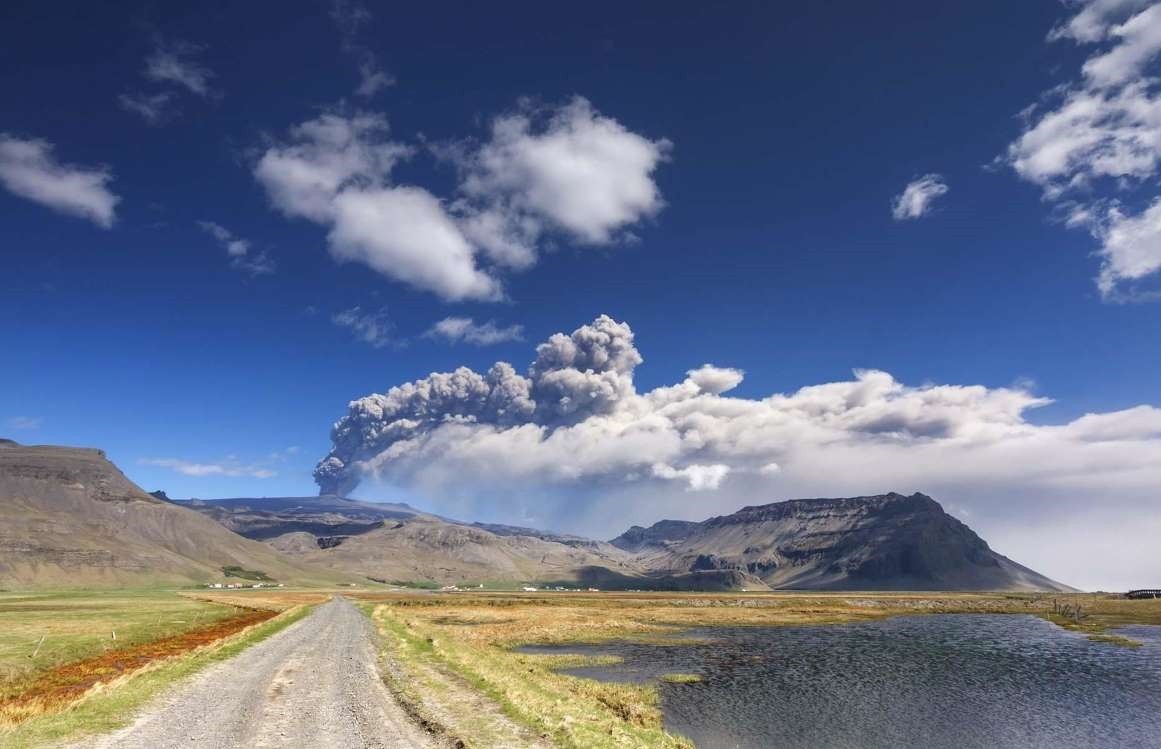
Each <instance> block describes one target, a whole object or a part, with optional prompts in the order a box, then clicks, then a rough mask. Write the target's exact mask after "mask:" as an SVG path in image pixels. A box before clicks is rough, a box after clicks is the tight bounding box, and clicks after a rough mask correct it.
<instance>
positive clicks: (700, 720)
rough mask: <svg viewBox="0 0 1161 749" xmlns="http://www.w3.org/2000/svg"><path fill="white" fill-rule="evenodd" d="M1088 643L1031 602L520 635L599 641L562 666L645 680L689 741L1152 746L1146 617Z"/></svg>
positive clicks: (1152, 648)
mask: <svg viewBox="0 0 1161 749" xmlns="http://www.w3.org/2000/svg"><path fill="white" fill-rule="evenodd" d="M1117 632H1118V633H1120V634H1124V635H1126V636H1128V637H1132V638H1133V639H1135V640H1138V641H1140V642H1142V643H1144V647H1141V648H1139V649H1130V648H1124V647H1118V646H1115V645H1109V644H1107V643H1095V642H1090V641H1089V640H1088V639H1087V638H1085V637H1084V636H1083V635H1080V634H1077V633H1075V632H1069V631H1067V630H1063V629H1060V628H1059V627H1057V626H1055V625H1053V624H1051V623H1049V622H1046V621H1044V620H1042V619H1038V618H1036V617H1032V616H993V615H981V614H966V615H934V616H914V617H899V618H895V619H887V620H884V621H879V622H873V623H864V624H848V625H838V626H815V627H777V628H767V627H761V628H749V627H738V628H713V629H694V630H690V631H689V632H688V634H689V635H690V636H692V637H697V638H706V639H707V641H706V642H702V643H698V644H690V645H681V646H665V645H643V644H635V643H610V644H603V645H584V646H576V645H569V646H561V647H529V648H524V649H523V650H524V651H525V652H551V653H560V652H568V653H584V654H589V655H597V654H612V655H619V656H621V657H622V658H624V662H623V663H620V664H617V665H614V666H601V667H586V668H576V669H570V670H568V673H572V674H576V675H578V676H586V677H590V678H596V679H602V680H609V681H635V682H643V681H652V680H654V679H656V678H658V677H659V676H661V675H662V674H666V673H695V674H699V675H700V676H702V677H703V679H704V681H703V682H701V683H698V684H668V683H661V684H660V690H661V703H662V711H663V713H664V718H665V725H666V728H667V729H668V730H670V731H673V732H675V733H679V734H682V735H683V736H687V737H689V738H690V739H692V740H693V741H694V743H695V744H697V746H699V747H704V748H705V749H719V748H726V747H730V748H734V747H738V748H742V747H745V748H753V749H781V748H785V749H838V748H840V747H841V748H843V749H847V748H851V749H878V748H879V747H883V748H890V749H896V748H898V747H917V748H918V747H923V748H924V749H928V748H930V749H942V748H944V747H947V748H948V749H951V748H953V747H954V748H955V749H973V748H975V747H979V748H980V749H984V748H987V749H992V748H996V747H1011V748H1013V749H1029V748H1033V747H1035V748H1039V747H1045V748H1048V747H1051V748H1052V749H1059V748H1060V747H1115V748H1118V749H1119V748H1120V747H1133V748H1134V749H1136V748H1138V747H1161V627H1150V626H1133V627H1124V628H1122V629H1119V630H1117Z"/></svg>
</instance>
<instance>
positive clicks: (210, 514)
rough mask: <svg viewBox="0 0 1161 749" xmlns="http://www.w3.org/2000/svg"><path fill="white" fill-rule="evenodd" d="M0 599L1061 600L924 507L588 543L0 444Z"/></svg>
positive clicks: (850, 503) (836, 510)
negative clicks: (537, 594) (853, 595)
mask: <svg viewBox="0 0 1161 749" xmlns="http://www.w3.org/2000/svg"><path fill="white" fill-rule="evenodd" d="M0 523H2V525H0V586H3V585H4V584H5V583H14V584H23V585H33V584H50V583H55V582H59V581H62V580H76V581H77V582H91V583H93V584H101V583H104V584H133V583H139V582H146V581H151V582H153V581H166V582H177V581H198V582H203V581H209V580H212V579H219V578H221V577H222V575H223V569H226V568H231V569H232V568H242V569H245V570H251V571H260V572H261V573H263V575H265V576H268V577H271V578H273V579H278V580H282V581H286V582H301V581H308V580H315V581H319V580H330V581H336V580H363V581H368V580H370V581H375V582H384V583H407V584H478V583H525V584H529V583H531V584H539V585H545V584H561V585H563V584H567V585H581V586H595V587H600V588H606V589H654V590H767V589H771V588H787V589H825V590H843V589H846V590H1069V588H1068V587H1067V586H1064V585H1061V584H1060V583H1057V582H1055V581H1053V580H1050V579H1048V578H1047V577H1044V576H1043V575H1040V574H1038V573H1036V572H1034V571H1032V570H1030V569H1028V568H1026V567H1023V566H1021V565H1019V564H1017V563H1016V562H1013V561H1012V560H1010V559H1008V558H1007V557H1004V556H1002V555H1000V554H997V553H996V552H994V551H992V550H991V549H990V548H989V547H988V545H987V543H986V542H984V540H983V539H981V538H980V537H979V536H978V535H976V534H975V533H974V532H973V531H972V530H971V529H970V528H968V527H967V526H966V525H964V524H963V523H961V522H960V521H958V520H956V519H955V518H953V517H951V516H950V515H948V514H947V513H946V512H944V511H943V508H942V507H940V505H939V503H938V502H936V501H935V500H934V499H932V498H930V497H927V496H925V495H923V494H913V495H910V496H904V495H901V494H884V495H877V496H869V497H852V498H846V499H800V500H792V501H787V502H776V503H773V504H766V505H758V506H753V507H745V508H743V509H741V510H739V511H738V512H736V513H733V514H731V515H723V516H720V517H714V518H710V519H709V520H705V521H702V522H691V521H681V520H662V521H660V522H657V523H655V524H653V525H652V526H650V527H648V528H643V527H640V526H633V527H632V528H630V529H629V530H627V531H625V532H624V533H623V534H621V535H620V536H618V537H617V538H615V539H613V540H612V541H609V542H605V541H595V540H591V539H586V538H582V537H579V536H572V535H565V534H557V533H551V532H546V531H540V530H535V529H531V528H522V527H518V526H508V525H498V524H488V523H467V522H461V521H457V520H452V519H448V518H443V517H440V516H437V515H433V514H430V513H425V512H422V511H419V510H416V509H414V508H412V507H410V506H408V505H406V504H392V503H374V502H363V501H358V500H352V499H347V498H344V497H338V496H334V495H322V496H311V497H270V498H231V499H214V500H205V499H194V500H170V499H169V498H168V497H166V496H165V495H164V493H160V492H159V493H155V495H149V494H146V493H145V492H144V491H142V490H141V489H140V488H138V487H137V486H135V485H133V484H132V483H131V482H130V481H128V479H126V478H125V477H124V476H123V475H122V474H121V473H120V471H118V470H117V469H116V467H115V466H113V465H112V464H111V463H110V462H108V461H107V460H106V459H105V457H104V454H103V453H101V452H100V451H97V450H83V449H75V448H61V447H23V446H20V445H16V444H15V443H11V442H7V441H5V442H2V443H0Z"/></svg>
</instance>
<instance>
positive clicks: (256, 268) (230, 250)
mask: <svg viewBox="0 0 1161 749" xmlns="http://www.w3.org/2000/svg"><path fill="white" fill-rule="evenodd" d="M198 226H200V227H201V228H202V230H203V231H205V232H206V233H207V234H209V235H210V236H212V237H213V238H214V239H216V240H218V243H219V244H220V245H221V246H222V248H223V249H224V250H225V251H226V255H227V256H228V257H229V258H230V267H231V268H233V269H235V270H240V271H242V272H244V273H249V274H250V275H252V276H263V275H268V274H270V273H273V272H274V271H275V270H276V269H277V267H278V266H277V265H275V263H274V260H273V259H271V258H270V256H269V255H268V254H266V252H265V251H259V252H251V249H252V247H251V245H250V242H249V240H245V239H241V238H239V237H237V236H235V235H234V233H233V232H231V231H230V230H229V229H227V228H226V227H224V226H222V225H221V224H216V223H214V222H213V221H199V222H198Z"/></svg>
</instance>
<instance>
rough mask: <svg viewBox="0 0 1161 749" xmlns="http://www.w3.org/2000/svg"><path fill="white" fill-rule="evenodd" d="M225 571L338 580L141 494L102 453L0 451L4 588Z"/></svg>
mask: <svg viewBox="0 0 1161 749" xmlns="http://www.w3.org/2000/svg"><path fill="white" fill-rule="evenodd" d="M224 568H233V569H231V570H230V571H231V572H232V573H234V574H236V575H242V576H244V577H242V578H239V579H238V580H237V581H238V582H241V581H242V579H246V578H252V579H260V578H261V577H267V578H270V579H273V580H278V581H285V582H292V581H293V582H312V581H318V582H327V581H334V580H336V579H339V578H338V576H336V575H335V574H334V573H330V572H326V571H315V570H310V569H308V568H306V567H304V566H302V565H301V563H299V562H296V561H294V560H291V559H288V558H286V557H284V556H283V555H282V554H280V553H279V552H277V551H276V550H274V549H272V548H271V547H270V546H268V545H266V544H261V543H258V542H256V541H252V540H249V539H246V538H242V537H241V536H239V535H237V534H235V533H232V532H231V531H229V530H227V529H226V528H224V527H222V525H220V524H219V523H216V522H214V521H213V520H211V519H210V518H207V517H205V516H203V515H201V514H199V513H197V512H194V511H193V510H191V509H188V508H185V507H180V506H177V505H174V504H173V503H170V502H167V501H164V500H162V499H158V498H156V497H153V496H151V495H149V494H146V493H145V492H144V491H142V490H141V489H140V488H139V487H138V486H136V485H135V484H133V483H132V482H131V481H129V479H127V478H125V476H124V474H122V473H121V471H119V470H118V469H117V467H116V466H115V465H113V464H112V463H111V462H109V460H108V459H106V457H105V454H104V453H103V452H102V451H100V450H93V449H84V448H71V447H53V446H24V445H19V444H17V443H15V442H12V441H11V440H2V441H0V586H4V587H25V586H42V585H49V586H52V585H68V586H89V585H117V586H119V585H154V584H188V583H195V582H196V583H201V582H209V581H215V580H217V581H221V580H225V579H226V577H225V572H224Z"/></svg>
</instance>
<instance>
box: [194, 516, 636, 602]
mask: <svg viewBox="0 0 1161 749" xmlns="http://www.w3.org/2000/svg"><path fill="white" fill-rule="evenodd" d="M176 503H177V504H181V505H185V506H188V507H189V508H190V509H193V510H196V511H197V512H200V513H202V514H204V515H206V516H207V517H210V518H213V519H214V520H217V521H218V522H219V523H221V524H223V525H225V526H226V527H227V528H230V529H231V530H233V531H235V532H237V533H239V534H241V535H243V536H246V537H248V538H252V539H258V540H262V541H265V542H267V543H268V544H269V545H270V546H272V547H274V548H275V549H277V550H279V551H280V552H282V553H284V554H287V555H290V556H293V557H295V558H297V559H300V560H301V561H303V562H305V563H307V564H310V565H312V566H316V567H326V568H330V569H333V570H336V571H339V572H345V573H352V574H357V575H360V576H362V577H364V578H368V579H371V580H377V581H400V582H424V583H441V584H446V583H459V582H469V581H475V582H484V581H506V582H526V583H529V582H542V583H543V582H548V581H551V582H559V583H572V584H582V583H583V584H585V585H602V586H603V587H610V586H612V587H644V586H647V585H648V583H649V581H648V580H646V579H645V576H644V575H643V573H642V572H641V570H640V569H639V568H638V567H636V566H635V565H634V564H632V559H631V555H629V554H626V553H625V552H623V551H622V550H620V549H618V548H616V547H614V546H612V545H611V544H608V543H606V542H603V541H594V540H592V539H587V538H581V537H580V536H568V535H563V534H556V533H549V532H546V531H540V530H535V529H532V528H522V527H519V526H512V525H499V524H491V523H465V522H460V521H457V520H450V519H447V518H443V517H439V516H437V515H432V514H430V513H425V512H421V511H419V510H416V509H415V508H413V507H410V506H408V505H406V504H392V503H377V502H360V501H358V500H353V499H347V498H345V497H338V496H335V495H330V494H323V495H320V496H317V497H269V498H253V499H244V498H237V499H214V500H200V499H195V500H188V501H180V500H178V501H176Z"/></svg>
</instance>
